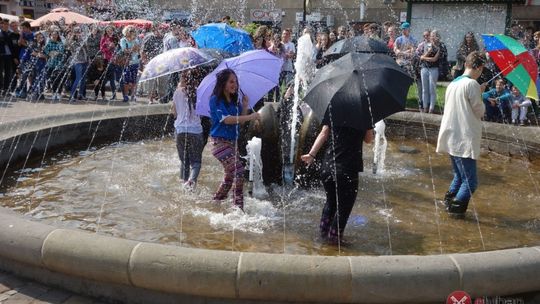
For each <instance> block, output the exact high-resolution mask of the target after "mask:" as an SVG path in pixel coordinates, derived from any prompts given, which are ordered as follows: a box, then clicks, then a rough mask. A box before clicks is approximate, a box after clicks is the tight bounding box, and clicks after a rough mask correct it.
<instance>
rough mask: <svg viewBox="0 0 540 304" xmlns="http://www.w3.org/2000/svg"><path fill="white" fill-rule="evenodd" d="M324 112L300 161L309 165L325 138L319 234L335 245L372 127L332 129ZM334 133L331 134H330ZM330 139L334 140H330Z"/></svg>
mask: <svg viewBox="0 0 540 304" xmlns="http://www.w3.org/2000/svg"><path fill="white" fill-rule="evenodd" d="M331 125H332V124H331V121H330V119H329V113H328V111H327V112H326V115H325V118H324V119H323V122H322V130H321V132H320V133H319V135H318V136H317V139H316V140H315V143H313V146H312V147H311V150H310V151H309V153H308V154H306V155H302V161H303V162H305V163H306V164H308V165H310V164H311V163H313V162H314V161H315V157H316V156H317V153H318V152H319V150H320V149H321V148H322V147H323V145H324V144H325V143H326V141H327V140H328V139H330V141H331V144H329V145H327V148H326V151H325V154H324V159H323V170H322V174H321V178H322V179H323V186H324V191H325V192H326V204H325V205H324V208H323V212H322V216H321V222H320V233H321V237H322V238H323V239H324V240H326V241H329V242H330V243H331V244H338V243H339V242H340V241H341V239H342V236H343V231H344V230H345V225H347V221H348V219H349V215H350V214H351V211H352V208H353V207H354V203H355V201H356V195H357V194H358V173H359V172H362V171H363V169H364V168H363V162H362V141H363V142H365V143H368V144H369V143H371V142H372V141H373V138H374V134H373V130H371V129H370V130H364V131H359V130H356V129H353V128H346V127H339V128H332V127H331ZM332 133H333V134H332ZM332 141H333V142H332Z"/></svg>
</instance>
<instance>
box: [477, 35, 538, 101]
mask: <svg viewBox="0 0 540 304" xmlns="http://www.w3.org/2000/svg"><path fill="white" fill-rule="evenodd" d="M482 38H483V39H484V44H485V47H486V51H488V53H489V56H490V57H491V59H493V62H495V64H496V65H497V67H499V69H500V70H501V72H502V74H503V75H504V77H506V78H507V79H508V80H510V81H511V82H512V84H513V85H514V86H516V88H517V89H518V90H519V91H520V92H521V94H523V95H525V96H527V97H529V98H533V99H535V100H538V89H537V87H536V81H537V79H538V65H537V64H536V60H535V59H534V58H533V56H532V55H531V54H530V53H529V52H528V51H527V49H526V48H525V47H524V46H523V45H522V44H521V43H519V42H518V41H516V40H514V39H512V38H510V37H508V36H505V35H482Z"/></svg>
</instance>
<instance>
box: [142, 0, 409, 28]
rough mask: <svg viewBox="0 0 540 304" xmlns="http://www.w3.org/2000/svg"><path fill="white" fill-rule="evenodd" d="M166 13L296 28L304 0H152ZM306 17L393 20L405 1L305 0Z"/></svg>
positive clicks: (332, 22) (340, 21) (339, 21)
mask: <svg viewBox="0 0 540 304" xmlns="http://www.w3.org/2000/svg"><path fill="white" fill-rule="evenodd" d="M152 1H153V4H154V5H156V6H158V7H160V8H161V9H163V10H164V12H165V16H175V15H177V16H192V18H193V19H194V20H195V21H196V22H208V21H216V20H220V19H221V18H222V17H223V16H225V15H228V16H231V18H232V19H233V20H236V21H239V22H242V23H244V24H246V23H250V22H273V23H277V24H279V26H280V27H282V28H286V27H288V28H293V27H295V26H296V25H297V24H298V22H299V21H302V20H303V18H304V1H303V0H175V1H169V0H152ZM305 2H306V3H305V4H306V5H305V11H306V19H307V20H308V21H312V22H321V23H325V25H327V26H336V27H337V26H339V25H346V24H349V23H354V22H359V21H363V22H369V21H379V22H380V21H381V20H383V21H386V20H389V21H394V22H399V21H400V17H401V18H404V14H405V13H406V7H407V5H406V3H404V2H402V1H400V0H305Z"/></svg>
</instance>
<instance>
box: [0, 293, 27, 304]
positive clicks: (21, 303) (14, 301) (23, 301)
mask: <svg viewBox="0 0 540 304" xmlns="http://www.w3.org/2000/svg"><path fill="white" fill-rule="evenodd" d="M32 301H34V298H33V297H31V296H27V295H25V294H22V293H17V294H16V295H14V296H12V297H10V298H9V299H7V300H6V301H4V302H2V304H30V303H32Z"/></svg>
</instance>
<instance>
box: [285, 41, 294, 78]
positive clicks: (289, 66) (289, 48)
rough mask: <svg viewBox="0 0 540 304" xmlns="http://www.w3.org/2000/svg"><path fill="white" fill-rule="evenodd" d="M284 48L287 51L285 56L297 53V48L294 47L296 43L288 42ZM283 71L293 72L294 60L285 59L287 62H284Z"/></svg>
mask: <svg viewBox="0 0 540 304" xmlns="http://www.w3.org/2000/svg"><path fill="white" fill-rule="evenodd" d="M283 48H284V50H285V54H286V55H289V53H293V54H294V53H296V47H295V46H294V43H292V42H290V41H289V42H287V43H284V44H283ZM282 71H285V72H293V71H294V70H293V60H292V58H287V59H285V61H284V62H283V68H282Z"/></svg>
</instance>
